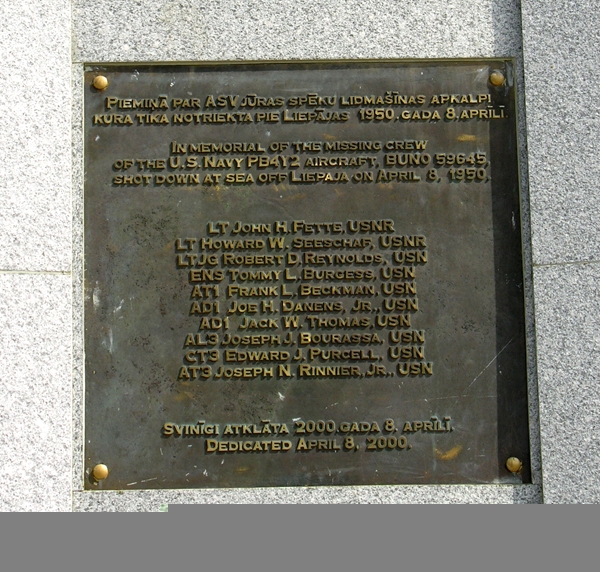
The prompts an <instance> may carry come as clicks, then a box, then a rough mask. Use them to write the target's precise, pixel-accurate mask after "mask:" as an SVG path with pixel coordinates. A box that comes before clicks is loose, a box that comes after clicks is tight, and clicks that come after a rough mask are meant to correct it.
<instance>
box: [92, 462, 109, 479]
mask: <svg viewBox="0 0 600 572" xmlns="http://www.w3.org/2000/svg"><path fill="white" fill-rule="evenodd" d="M92 475H93V476H94V478H95V479H96V480H97V481H103V480H104V479H105V478H106V477H108V467H107V466H106V465H102V464H100V465H96V466H95V467H94V468H93V470H92Z"/></svg>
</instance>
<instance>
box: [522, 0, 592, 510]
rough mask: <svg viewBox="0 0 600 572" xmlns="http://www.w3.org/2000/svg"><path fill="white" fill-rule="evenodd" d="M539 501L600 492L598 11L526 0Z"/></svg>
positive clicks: (554, 0)
mask: <svg viewBox="0 0 600 572" xmlns="http://www.w3.org/2000/svg"><path fill="white" fill-rule="evenodd" d="M522 10H523V46H524V58H525V85H526V101H527V134H528V149H529V180H530V202H531V234H532V245H533V247H532V254H533V262H534V291H535V314H536V337H537V356H538V357H537V359H538V375H539V396H540V417H539V418H540V429H541V444H542V462H543V474H544V479H543V482H544V502H547V503H575V502H594V503H596V502H600V479H599V478H598V475H599V474H600V447H599V446H598V438H597V432H598V426H599V421H598V419H599V415H598V413H599V411H600V385H599V383H598V380H599V379H600V361H599V359H598V355H599V351H600V323H599V320H598V308H599V304H600V299H599V289H598V278H599V277H600V264H599V262H600V227H599V225H598V212H599V210H600V198H599V197H600V195H599V194H598V184H599V181H600V166H599V165H598V160H597V157H598V155H599V152H600V143H599V139H598V132H599V131H600V112H599V111H598V109H597V106H596V105H595V104H594V102H595V101H597V100H598V98H599V97H600V86H599V84H598V81H597V80H596V75H597V73H596V70H597V69H598V64H599V60H600V56H599V54H600V52H599V51H598V45H599V43H600V32H599V29H600V15H599V14H598V11H597V6H596V5H595V4H594V3H593V2H585V1H575V2H572V1H571V2H567V1H565V0H551V1H541V0H523V1H522Z"/></svg>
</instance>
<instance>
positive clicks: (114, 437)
mask: <svg viewBox="0 0 600 572" xmlns="http://www.w3.org/2000/svg"><path fill="white" fill-rule="evenodd" d="M85 86H86V90H85V118H84V120H85V270H84V272H85V277H84V278H85V292H84V296H85V468H86V475H87V477H86V488H88V489H125V490H130V489H156V488H198V487H248V486H307V485H361V484H395V483H399V484H428V483H496V484H498V483H520V482H530V478H531V477H530V466H529V446H528V441H529V439H528V417H527V376H526V351H525V322H524V301H523V298H524V295H523V270H522V255H521V229H520V212H519V176H518V171H519V170H518V153H517V136H516V124H517V118H516V108H515V78H514V63H513V61H512V60H506V59H497V60H464V61H437V60H426V61H353V62H308V63H307V62H278V63H232V64H222V63H218V64H197V65H191V64H189V65H188V64H186V65H146V64H142V65H111V66H106V65H89V66H86V70H85ZM510 457H516V458H517V459H519V460H520V462H521V463H522V465H523V466H522V469H521V470H520V471H519V465H520V463H519V462H516V463H513V464H510V463H509V467H510V468H511V469H512V471H514V472H511V470H509V469H508V468H507V466H506V462H507V459H508V458H510ZM99 464H102V465H106V467H100V468H99V469H97V470H96V477H97V478H98V479H101V480H100V481H97V480H96V479H95V478H94V477H93V469H94V467H96V466H97V465H99ZM106 469H108V471H107V470H106ZM107 473H108V476H107Z"/></svg>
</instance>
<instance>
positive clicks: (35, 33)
mask: <svg viewBox="0 0 600 572" xmlns="http://www.w3.org/2000/svg"><path fill="white" fill-rule="evenodd" d="M70 4H71V3H70V2H69V0H35V1H33V0H26V1H24V2H2V4H1V6H0V18H1V19H2V30H1V31H0V46H1V48H2V55H3V58H2V66H0V90H1V92H2V97H0V130H1V132H2V137H1V139H0V173H1V174H0V201H1V207H0V244H1V245H2V248H0V320H1V325H0V340H1V342H0V429H1V430H0V510H2V511H6V510H13V511H65V510H71V507H72V503H71V486H70V485H71V479H70V475H71V471H72V469H71V462H72V453H71V434H72V428H71V422H72V408H71V393H72V374H71V356H72V351H71V342H72V334H71V202H72V198H71V192H72V184H71V164H72V159H71V116H70V108H71V70H70V61H71V20H70V14H71V5H70Z"/></svg>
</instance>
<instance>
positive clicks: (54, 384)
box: [0, 274, 71, 511]
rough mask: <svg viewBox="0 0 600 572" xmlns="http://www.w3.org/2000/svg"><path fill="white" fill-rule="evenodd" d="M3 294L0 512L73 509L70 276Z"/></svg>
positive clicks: (11, 287) (26, 278) (23, 279)
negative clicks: (71, 475)
mask: <svg viewBox="0 0 600 572" xmlns="http://www.w3.org/2000/svg"><path fill="white" fill-rule="evenodd" d="M0 291H2V292H3V295H2V296H0V364H2V365H1V370H0V511H8V510H13V511H65V510H71V478H70V473H71V439H70V434H71V415H70V412H71V277H70V276H67V275H44V274H33V275H32V274H0Z"/></svg>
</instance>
